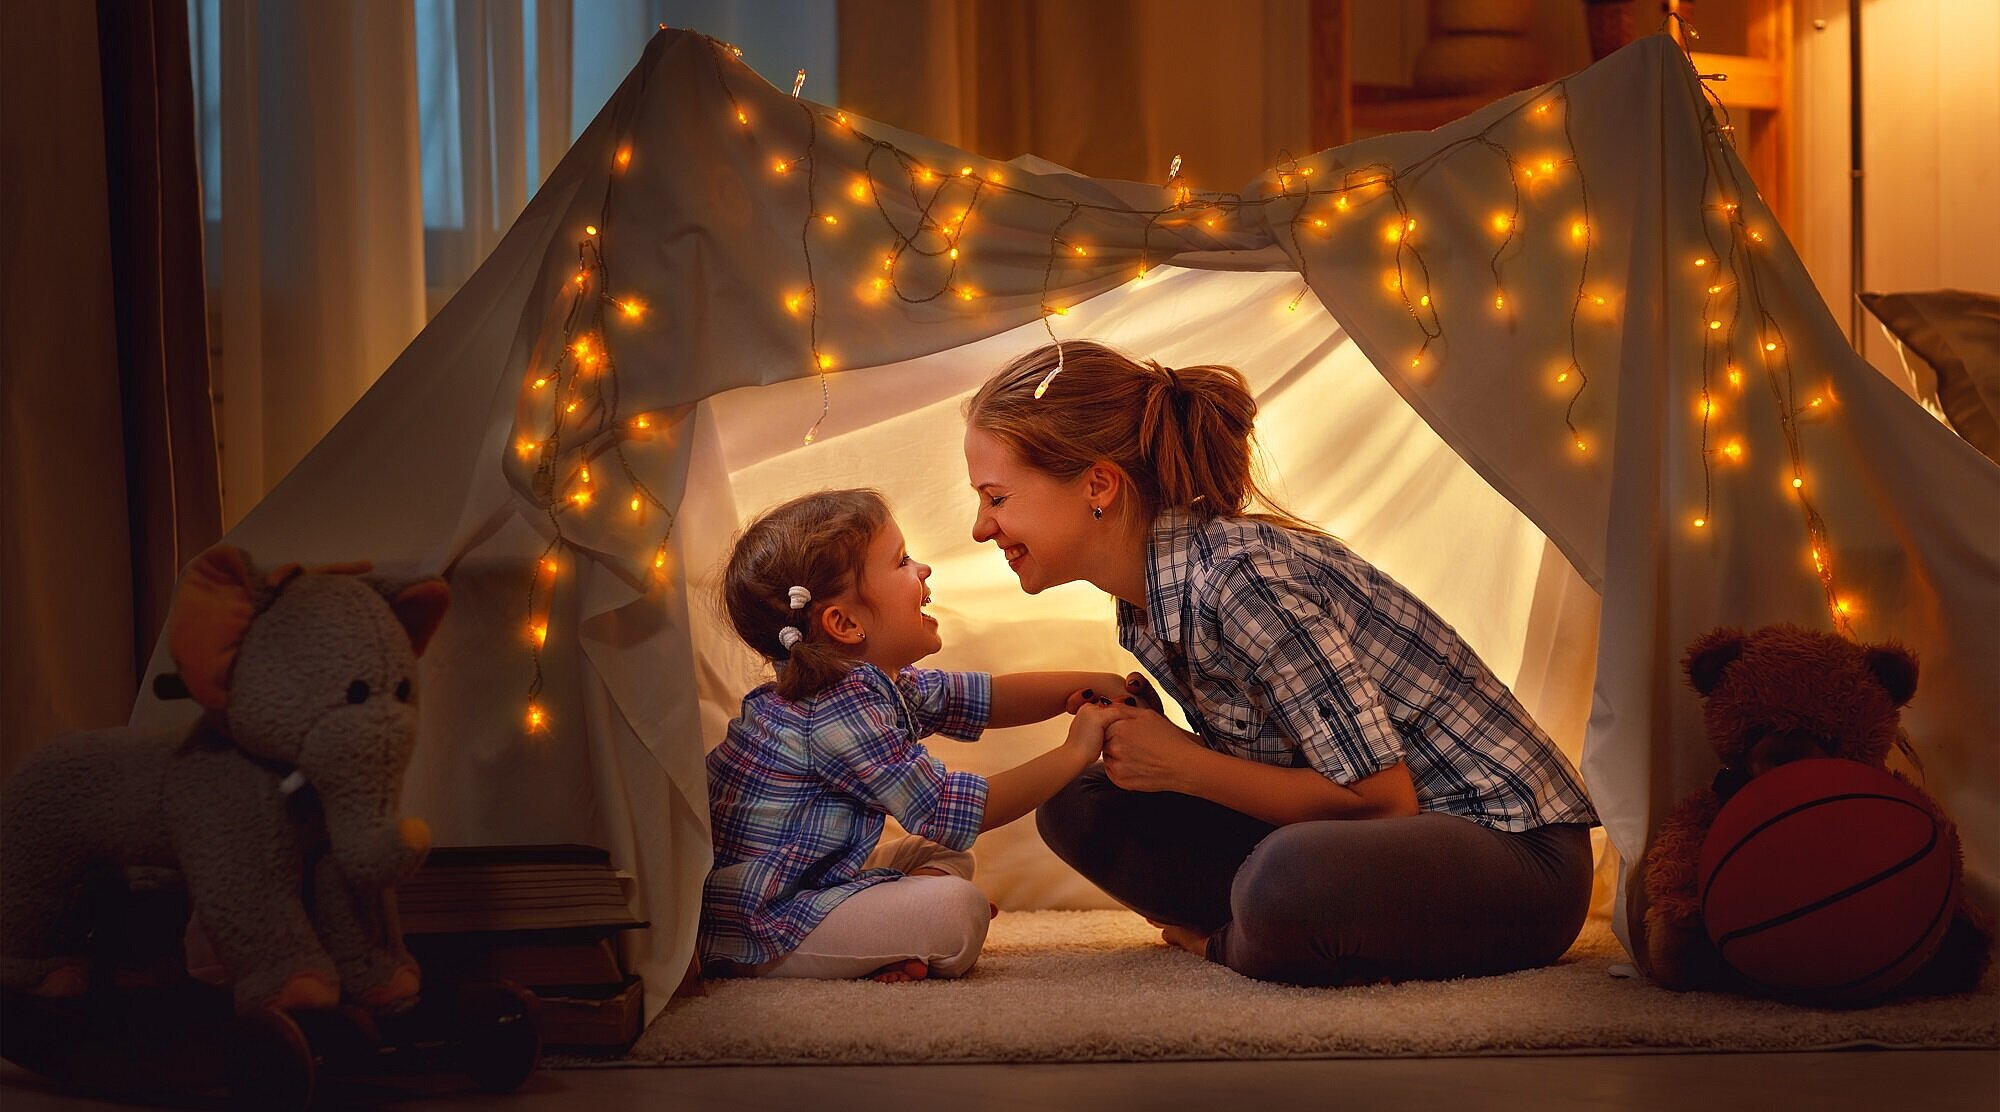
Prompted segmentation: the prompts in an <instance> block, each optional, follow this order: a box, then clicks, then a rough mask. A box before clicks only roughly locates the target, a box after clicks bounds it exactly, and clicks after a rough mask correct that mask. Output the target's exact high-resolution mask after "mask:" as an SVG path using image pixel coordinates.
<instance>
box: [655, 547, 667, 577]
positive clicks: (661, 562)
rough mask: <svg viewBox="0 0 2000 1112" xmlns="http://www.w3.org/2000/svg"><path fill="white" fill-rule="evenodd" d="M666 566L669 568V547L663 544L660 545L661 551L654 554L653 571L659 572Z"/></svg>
mask: <svg viewBox="0 0 2000 1112" xmlns="http://www.w3.org/2000/svg"><path fill="white" fill-rule="evenodd" d="M666 566H667V546H666V544H665V543H664V542H663V543H661V545H660V550H659V551H658V552H655V553H653V570H654V571H659V570H661V569H662V568H665V567H666Z"/></svg>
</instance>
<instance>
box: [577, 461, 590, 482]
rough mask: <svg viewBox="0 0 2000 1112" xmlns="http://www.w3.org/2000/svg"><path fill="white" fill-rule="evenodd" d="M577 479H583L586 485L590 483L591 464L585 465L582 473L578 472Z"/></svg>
mask: <svg viewBox="0 0 2000 1112" xmlns="http://www.w3.org/2000/svg"><path fill="white" fill-rule="evenodd" d="M577 478H579V479H582V480H583V481H584V482H586V483H587V482H589V481H590V465H589V464H584V465H583V468H582V469H581V470H580V471H578V472H577Z"/></svg>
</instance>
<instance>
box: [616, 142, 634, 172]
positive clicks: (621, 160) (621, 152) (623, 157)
mask: <svg viewBox="0 0 2000 1112" xmlns="http://www.w3.org/2000/svg"><path fill="white" fill-rule="evenodd" d="M616 161H617V163H618V168H619V169H620V170H623V169H624V168H625V167H627V166H630V165H632V148H630V147H620V148H618V156H617V158H616Z"/></svg>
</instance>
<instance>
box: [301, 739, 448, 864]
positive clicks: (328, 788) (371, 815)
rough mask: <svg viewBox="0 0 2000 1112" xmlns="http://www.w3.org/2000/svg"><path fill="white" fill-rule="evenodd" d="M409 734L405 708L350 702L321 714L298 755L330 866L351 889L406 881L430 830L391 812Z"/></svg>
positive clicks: (396, 806) (396, 808)
mask: <svg viewBox="0 0 2000 1112" xmlns="http://www.w3.org/2000/svg"><path fill="white" fill-rule="evenodd" d="M415 735H416V714H415V712H414V711H412V710H410V709H409V708H407V707H403V706H399V705H393V704H392V705H380V704H377V705H374V706H368V707H360V706H357V707H355V708H353V709H352V710H350V711H348V712H346V713H341V714H335V715H330V716H328V718H327V719H326V720H325V721H323V722H322V723H321V724H320V725H319V727H317V728H316V729H314V730H313V732H312V734H311V735H310V736H309V737H308V738H307V740H306V745H305V749H304V751H302V752H301V753H300V754H299V771H300V772H301V773H303V774H304V775H305V778H306V781H307V782H308V783H310V784H311V785H312V786H313V789H314V790H315V791H316V792H317V793H318V795H319V802H320V808H321V810H322V811H323V812H324V814H325V816H326V832H327V838H328V840H329V841H330V842H331V849H330V855H331V857H332V860H333V864H334V866H335V867H336V868H338V869H339V870H340V871H341V873H342V874H343V875H345V876H346V877H347V879H348V882H349V883H351V884H354V885H356V886H358V887H363V888H384V887H388V886H390V885H393V884H396V883H399V882H401V881H403V880H406V879H408V878H409V877H410V876H411V875H412V874H414V873H415V872H416V871H417V868H418V867H419V866H420V865H422V864H423V861H424V855H425V854H426V853H428V852H429V851H430V847H431V838H430V829H429V828H428V827H426V826H425V825H424V823H423V821H422V820H421V819H414V818H404V817H403V816H402V815H401V814H400V813H399V812H400V807H401V803H402V796H403V771H404V769H406V768H407V767H408V766H409V763H410V750H411V749H412V748H413V747H414V744H415Z"/></svg>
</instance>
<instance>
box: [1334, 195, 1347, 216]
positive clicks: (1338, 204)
mask: <svg viewBox="0 0 2000 1112" xmlns="http://www.w3.org/2000/svg"><path fill="white" fill-rule="evenodd" d="M1333 207H1334V208H1335V209H1337V210H1339V211H1341V212H1346V211H1347V194H1345V193H1342V194H1341V195H1340V196H1338V197H1335V198H1334V199H1333Z"/></svg>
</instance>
